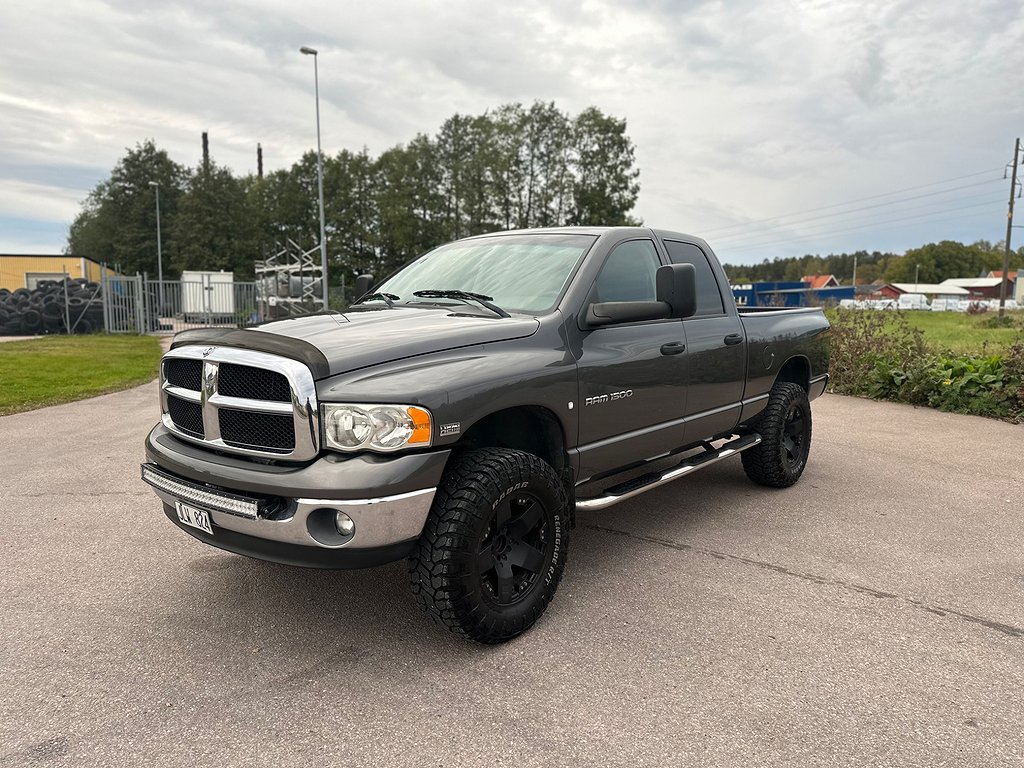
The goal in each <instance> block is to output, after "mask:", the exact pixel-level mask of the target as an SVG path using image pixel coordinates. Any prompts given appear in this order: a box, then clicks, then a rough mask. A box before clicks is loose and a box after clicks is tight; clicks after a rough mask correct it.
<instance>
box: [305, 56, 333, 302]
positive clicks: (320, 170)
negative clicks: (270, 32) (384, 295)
mask: <svg viewBox="0 0 1024 768" xmlns="http://www.w3.org/2000/svg"><path fill="white" fill-rule="evenodd" d="M299 52H300V53H302V54H304V55H306V56H312V57H313V92H314V94H315V95H316V181H317V186H318V187H319V191H320V271H321V273H322V277H321V278H320V281H321V283H322V284H323V289H324V310H326V309H327V228H326V226H325V225H324V156H323V152H321V151H320V72H319V68H318V66H317V52H316V48H310V47H308V46H305V45H304V46H302V47H301V48H299Z"/></svg>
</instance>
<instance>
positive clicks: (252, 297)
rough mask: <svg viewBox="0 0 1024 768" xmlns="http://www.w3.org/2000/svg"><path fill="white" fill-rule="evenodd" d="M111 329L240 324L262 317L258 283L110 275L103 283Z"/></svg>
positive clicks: (105, 322)
mask: <svg viewBox="0 0 1024 768" xmlns="http://www.w3.org/2000/svg"><path fill="white" fill-rule="evenodd" d="M102 289H103V290H102V293H103V296H104V301H103V327H104V328H105V329H106V331H107V332H108V333H178V332H179V331H184V330H188V329H189V328H205V327H224V328H236V327H241V326H246V325H252V324H255V323H259V322H261V321H262V320H263V306H264V305H263V302H261V301H259V300H258V299H259V297H258V295H257V290H256V283H253V282H235V281H233V280H230V279H219V276H218V275H204V276H203V277H202V279H201V280H150V279H148V278H146V277H142V276H136V277H108V278H106V279H104V281H103V286H102Z"/></svg>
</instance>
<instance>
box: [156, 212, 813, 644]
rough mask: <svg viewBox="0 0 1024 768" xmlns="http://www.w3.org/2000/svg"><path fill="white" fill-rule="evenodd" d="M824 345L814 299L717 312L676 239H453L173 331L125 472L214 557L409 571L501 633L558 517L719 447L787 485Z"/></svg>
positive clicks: (541, 594) (562, 235)
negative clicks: (335, 287)
mask: <svg viewBox="0 0 1024 768" xmlns="http://www.w3.org/2000/svg"><path fill="white" fill-rule="evenodd" d="M828 331H829V326H828V322H827V321H826V319H825V317H824V315H823V314H822V312H821V310H818V309H760V310H740V311H738V310H737V308H736V305H735V302H734V301H733V298H732V295H731V293H730V290H729V284H728V281H727V280H726V276H725V273H724V272H723V271H722V268H721V266H720V264H719V263H718V260H717V259H716V258H715V255H714V254H713V253H712V251H711V248H710V247H708V244H707V243H706V242H704V241H703V240H701V239H699V238H696V237H693V236H690V235H682V234H677V233H674V232H666V231H661V230H653V229H645V228H623V227H618V228H596V227H594V228H590V227H579V228H575V227H574V228H563V229H545V230H526V231H518V232H500V233H494V234H490V235H483V236H479V237H472V238H468V239H465V240H459V241H457V242H454V243H449V244H447V245H443V246H441V247H439V248H437V249H435V250H433V251H430V252H429V253H427V254H426V255H424V256H422V257H420V258H419V259H417V260H415V261H413V262H411V263H410V264H408V265H407V266H406V267H404V268H403V269H401V270H400V271H398V272H397V273H396V274H394V275H392V276H391V277H389V278H388V279H387V280H385V281H384V282H383V283H381V284H380V285H379V286H377V287H375V288H373V289H372V293H368V294H367V295H365V296H364V297H363V298H362V300H361V301H360V302H358V303H357V304H356V305H354V306H352V307H350V308H349V309H348V310H347V311H345V312H344V313H340V312H329V313H323V314H318V315H311V316H306V317H301V318H296V319H287V320H280V321H276V322H271V323H267V324H265V325H261V326H258V327H255V328H250V329H246V330H236V329H230V330H224V329H205V330H198V331H188V332H185V333H181V334H179V335H178V336H177V337H176V338H175V340H174V342H173V344H172V347H171V349H170V351H169V352H168V353H167V354H166V355H165V356H164V358H163V361H162V363H161V370H160V407H161V419H160V423H159V424H158V425H157V426H156V427H155V428H154V429H153V431H152V432H151V433H150V434H149V436H148V438H147V439H146V457H147V461H146V463H144V464H143V465H142V479H143V480H144V481H145V482H147V483H148V484H149V485H150V486H152V487H153V488H154V490H155V491H156V493H157V495H158V496H159V497H160V499H161V500H162V501H163V508H164V512H165V514H166V515H167V517H168V518H169V519H170V520H171V522H172V523H174V524H175V525H177V526H179V527H180V528H181V529H182V530H183V531H185V532H186V533H189V534H191V535H192V536H194V537H195V538H197V539H199V540H200V541H203V542H205V543H207V544H211V545H213V546H215V547H220V548H221V549H225V550H228V551H231V552H236V553H239V554H243V555H249V556H252V557H257V558H262V559H265V560H271V561H275V562H279V563H287V564H291V565H300V566H309V567H319V568H362V567H368V566H374V565H379V564H382V563H386V562H390V561H394V560H398V559H401V558H408V563H409V574H410V579H411V582H412V590H413V593H414V595H415V597H416V600H417V602H418V603H419V604H420V605H421V606H422V607H423V608H424V609H425V610H426V611H427V612H428V613H429V614H430V615H431V616H432V617H433V619H434V620H435V621H437V622H439V623H441V624H444V625H445V626H447V627H448V628H450V629H451V630H453V631H455V632H457V633H460V634H462V635H465V636H467V637H469V638H472V639H474V640H477V641H480V642H483V643H498V642H503V641H505V640H509V639H511V638H513V637H515V636H516V635H518V634H520V633H522V632H523V631H525V630H526V629H528V628H529V627H530V626H531V625H532V624H533V623H534V622H535V621H536V620H537V619H538V618H539V617H540V615H541V614H542V613H543V611H544V609H545V607H546V606H547V604H548V603H549V602H550V600H551V598H552V597H553V596H554V593H555V590H556V588H557V587H558V583H559V581H560V579H561V577H562V573H563V571H564V569H565V564H566V555H567V551H568V545H569V533H570V529H571V528H572V527H573V524H574V519H575V514H576V512H577V511H580V510H600V509H603V508H605V507H609V506H611V505H612V504H615V503H617V502H620V501H623V500H625V499H628V498H630V497H633V496H636V495H637V494H640V493H643V492H644V491H647V490H650V489H652V488H656V487H658V486H660V485H662V484H664V483H666V482H669V481H671V480H675V479H677V478H679V477H681V476H683V475H686V474H689V473H691V472H694V471H696V470H698V469H701V468H703V467H706V466H708V465H710V464H712V463H714V462H716V461H718V460H720V459H722V458H725V457H727V456H731V455H732V454H740V456H741V458H742V462H743V467H744V469H745V470H746V473H747V475H748V476H749V477H750V478H751V479H752V480H754V481H755V482H757V483H760V484H762V485H766V486H774V487H786V486H789V485H791V484H793V483H794V482H796V481H797V479H798V478H799V477H800V474H801V473H802V472H803V470H804V466H805V465H806V463H807V457H808V452H809V449H810V443H811V410H810V401H811V400H813V399H814V398H815V397H817V396H818V395H820V394H821V393H822V392H823V391H824V389H825V385H826V383H827V380H828V373H827V371H828V357H829V343H828V336H829V334H828ZM670 457H674V459H673V460H672V461H666V459H669V458H670ZM676 459H677V460H678V461H675V460H676ZM666 465H671V466H669V467H668V468H667V469H665V468H664V467H665V466H666ZM646 467H650V468H658V469H656V470H655V469H648V471H645V468H646Z"/></svg>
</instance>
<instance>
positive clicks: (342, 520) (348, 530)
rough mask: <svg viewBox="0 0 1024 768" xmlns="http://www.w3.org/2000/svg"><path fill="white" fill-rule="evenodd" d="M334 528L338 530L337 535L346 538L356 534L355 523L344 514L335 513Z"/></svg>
mask: <svg viewBox="0 0 1024 768" xmlns="http://www.w3.org/2000/svg"><path fill="white" fill-rule="evenodd" d="M334 527H335V528H337V529H338V533H340V534H341V535H342V536H345V537H346V538H347V537H349V536H351V535H352V534H353V533H355V532H356V524H355V521H354V520H353V519H352V518H351V517H349V516H348V515H346V514H345V513H344V512H337V513H335V515H334Z"/></svg>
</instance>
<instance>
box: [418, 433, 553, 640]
mask: <svg viewBox="0 0 1024 768" xmlns="http://www.w3.org/2000/svg"><path fill="white" fill-rule="evenodd" d="M568 546H569V492H568V489H567V488H566V485H565V483H564V482H563V480H562V479H561V478H560V477H559V476H558V474H557V473H556V472H555V470H554V469H552V468H551V466H550V465H549V464H547V463H546V462H545V461H544V460H543V459H540V458H538V457H537V456H534V455H533V454H529V453H525V452H523V451H516V450H512V449H510V448H481V449H477V450H472V451H467V452H465V453H463V454H461V455H458V456H456V457H453V458H452V460H451V461H450V464H449V466H448V468H447V469H446V471H445V474H444V477H443V478H442V479H441V483H440V485H439V486H438V488H437V492H436V494H435V496H434V503H433V506H432V507H431V510H430V514H429V515H428V516H427V521H426V524H425V525H424V527H423V534H422V535H421V536H420V540H419V543H418V545H417V547H416V549H415V550H413V553H412V554H411V555H410V557H409V581H410V585H411V587H412V591H413V595H414V596H415V598H416V601H417V603H419V605H420V606H421V607H422V608H423V609H424V610H425V611H426V612H427V613H428V614H429V615H430V616H431V618H433V620H434V621H435V622H436V623H438V624H442V625H444V626H445V627H447V628H448V629H450V630H451V631H452V632H455V633H457V634H460V635H464V636H465V637H468V638H471V639H473V640H476V641H477V642H480V643H503V642H505V641H507V640H511V639H512V638H514V637H516V636H517V635H520V634H522V633H523V632H525V631H526V630H527V629H529V628H530V627H531V626H532V625H533V624H534V622H536V621H537V619H539V618H540V617H541V614H543V613H544V609H545V608H547V605H548V603H549V602H551V599H552V598H553V597H554V594H555V590H556V589H558V584H559V582H560V581H561V579H562V573H563V571H564V570H565V561H566V556H567V553H568Z"/></svg>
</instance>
